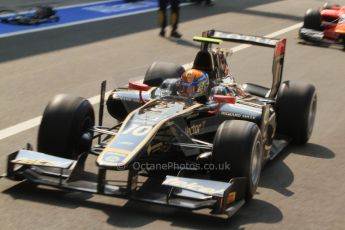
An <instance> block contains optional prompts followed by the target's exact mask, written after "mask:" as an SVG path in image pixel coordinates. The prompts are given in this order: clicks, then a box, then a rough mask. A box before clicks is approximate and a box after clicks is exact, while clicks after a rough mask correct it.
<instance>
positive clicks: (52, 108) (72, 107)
mask: <svg viewBox="0 0 345 230" xmlns="http://www.w3.org/2000/svg"><path fill="white" fill-rule="evenodd" d="M94 124H95V115H94V111H93V108H92V105H91V104H90V102H89V101H88V100H87V99H85V98H82V97H74V96H71V95H65V94H60V95H57V96H55V97H54V98H53V100H51V101H50V102H49V103H48V105H47V107H46V108H45V110H44V113H43V117H42V121H41V124H40V127H39V132H38V140H37V150H38V151H39V152H42V153H47V154H50V155H54V156H58V157H63V158H68V159H77V158H78V156H79V155H80V154H81V153H83V152H86V151H88V150H90V148H91V144H92V136H93V133H92V131H91V128H92V127H93V126H94Z"/></svg>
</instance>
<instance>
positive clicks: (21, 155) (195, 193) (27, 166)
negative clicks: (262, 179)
mask: <svg viewBox="0 0 345 230" xmlns="http://www.w3.org/2000/svg"><path fill="white" fill-rule="evenodd" d="M87 156H88V154H87V153H85V154H82V155H80V157H79V158H78V159H77V160H70V159H65V158H60V157H55V156H51V155H48V154H44V153H39V152H35V151H31V150H26V149H23V150H19V151H16V152H14V153H12V154H10V155H9V156H8V162H7V163H8V164H7V174H6V177H7V178H8V179H12V180H27V181H29V182H32V183H35V184H41V185H48V186H52V187H56V188H61V189H69V190H77V191H82V192H90V193H97V194H102V195H108V196H114V197H120V198H125V199H132V200H138V201H143V202H149V203H154V204H160V205H166V206H173V207H178V208H184V209H190V210H198V209H203V208H208V209H211V213H212V214H226V215H227V216H228V217H230V216H232V215H233V214H234V213H235V212H236V211H238V209H239V208H240V207H241V206H242V205H243V204H244V203H245V198H244V194H245V191H246V184H247V178H244V177H243V178H233V179H231V180H230V181H229V182H228V183H226V182H220V181H213V180H211V179H209V178H205V179H203V178H200V176H199V177H198V176H196V172H195V171H193V170H191V171H189V170H180V172H179V173H178V175H177V176H166V177H148V178H147V179H146V180H145V181H144V182H142V183H138V177H139V176H140V174H139V172H138V171H135V170H127V171H128V176H127V181H122V183H118V184H114V181H110V180H109V181H108V180H107V179H106V172H107V171H108V170H109V169H105V168H101V167H99V168H98V174H97V175H96V177H95V175H94V174H92V175H91V174H90V173H88V172H86V171H85V170H84V164H85V161H86V158H87ZM123 182H125V183H123Z"/></svg>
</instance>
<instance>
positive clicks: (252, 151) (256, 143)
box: [211, 120, 263, 200]
mask: <svg viewBox="0 0 345 230" xmlns="http://www.w3.org/2000/svg"><path fill="white" fill-rule="evenodd" d="M212 163H213V164H214V166H215V167H218V169H217V170H213V171H211V176H212V179H214V180H218V181H224V182H229V181H230V180H231V178H234V177H246V178H248V180H247V189H246V194H245V197H246V200H250V199H251V198H252V197H253V196H254V194H255V191H256V189H257V187H258V184H259V179H260V175H261V169H262V163H263V144H262V138H261V132H260V129H259V127H258V126H257V125H256V124H255V123H253V122H249V121H242V120H228V121H224V122H223V123H222V124H221V125H220V126H219V128H218V130H217V133H216V135H215V138H214V141H213V151H212ZM226 164H228V165H230V168H229V169H225V167H222V166H225V165H226Z"/></svg>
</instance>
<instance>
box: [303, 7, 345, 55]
mask: <svg viewBox="0 0 345 230" xmlns="http://www.w3.org/2000/svg"><path fill="white" fill-rule="evenodd" d="M299 35H300V38H301V39H303V40H305V41H307V42H312V43H320V44H326V45H327V44H329V45H331V44H340V45H343V47H344V50H345V6H339V5H334V4H330V3H325V5H324V6H323V7H322V8H321V9H318V10H313V9H308V10H307V12H306V14H305V16H304V24H303V27H302V28H301V29H300V31H299Z"/></svg>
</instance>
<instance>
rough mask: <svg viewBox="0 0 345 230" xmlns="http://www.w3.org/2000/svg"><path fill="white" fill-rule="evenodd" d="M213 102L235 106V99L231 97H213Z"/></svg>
mask: <svg viewBox="0 0 345 230" xmlns="http://www.w3.org/2000/svg"><path fill="white" fill-rule="evenodd" d="M213 100H214V101H216V102H218V103H219V104H222V103H228V104H235V103H236V97H233V96H224V95H213Z"/></svg>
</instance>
